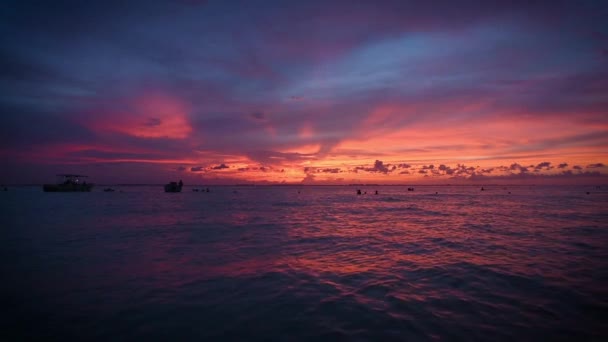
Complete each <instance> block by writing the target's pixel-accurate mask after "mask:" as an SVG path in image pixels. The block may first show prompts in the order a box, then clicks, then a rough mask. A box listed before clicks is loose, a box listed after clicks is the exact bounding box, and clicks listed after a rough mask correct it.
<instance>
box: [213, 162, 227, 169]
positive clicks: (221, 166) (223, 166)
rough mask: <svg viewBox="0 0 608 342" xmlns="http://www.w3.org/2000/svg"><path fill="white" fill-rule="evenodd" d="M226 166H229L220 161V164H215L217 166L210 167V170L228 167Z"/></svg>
mask: <svg viewBox="0 0 608 342" xmlns="http://www.w3.org/2000/svg"><path fill="white" fill-rule="evenodd" d="M228 168H229V167H228V166H226V164H224V163H222V164H220V165H217V166H214V167H212V168H211V169H212V170H222V169H228Z"/></svg>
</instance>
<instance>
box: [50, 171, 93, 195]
mask: <svg viewBox="0 0 608 342" xmlns="http://www.w3.org/2000/svg"><path fill="white" fill-rule="evenodd" d="M83 178H87V176H85V175H73V174H59V175H57V183H56V184H44V185H43V186H42V190H43V191H44V192H90V191H91V189H92V188H93V184H91V183H87V182H86V181H85V180H84V179H83Z"/></svg>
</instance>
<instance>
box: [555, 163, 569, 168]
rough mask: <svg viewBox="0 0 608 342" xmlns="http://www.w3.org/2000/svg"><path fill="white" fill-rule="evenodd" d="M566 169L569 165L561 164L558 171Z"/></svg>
mask: <svg viewBox="0 0 608 342" xmlns="http://www.w3.org/2000/svg"><path fill="white" fill-rule="evenodd" d="M566 167H568V163H561V164H559V165H558V166H557V168H558V169H565V168H566Z"/></svg>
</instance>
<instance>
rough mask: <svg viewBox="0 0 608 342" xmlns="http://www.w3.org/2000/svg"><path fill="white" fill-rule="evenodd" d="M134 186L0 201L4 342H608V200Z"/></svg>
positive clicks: (521, 192)
mask: <svg viewBox="0 0 608 342" xmlns="http://www.w3.org/2000/svg"><path fill="white" fill-rule="evenodd" d="M117 188H118V190H122V191H124V192H115V193H104V192H101V191H99V190H100V189H97V190H98V191H94V192H92V193H42V192H41V191H40V189H39V188H12V189H10V190H11V191H9V192H5V193H0V208H1V209H0V210H1V211H0V214H1V215H0V217H1V218H0V220H1V221H0V222H1V223H2V228H1V230H0V241H2V246H1V247H2V248H0V257H1V259H0V260H2V263H1V272H2V279H3V280H2V282H1V288H0V289H1V291H2V298H3V303H4V311H5V313H6V315H5V316H8V317H7V318H5V319H4V321H3V323H2V324H3V325H4V327H2V333H0V334H3V335H6V336H5V337H6V338H4V339H15V340H25V339H40V340H66V339H68V340H69V339H74V340H76V339H77V340H112V341H126V340H129V341H133V340H230V339H232V340H235V339H236V340H248V341H255V340H266V341H267V340H290V341H297V340H328V341H334V340H348V341H350V340H352V341H364V340H374V341H391V340H395V341H403V340H408V341H436V340H440V341H475V340H492V341H513V340H520V341H521V340H529V341H532V340H534V341H536V340H577V341H583V340H595V341H600V340H608V333H607V331H606V328H605V326H606V320H605V319H604V317H608V290H607V289H608V248H607V247H608V193H607V192H605V190H602V189H597V188H595V187H508V188H504V187H499V186H495V187H486V191H483V192H481V191H480V189H479V187H456V186H452V187H417V188H416V191H414V192H408V191H407V187H376V188H374V187H364V188H362V190H364V191H367V195H361V196H357V195H356V194H355V190H356V188H354V187H214V188H213V187H212V188H211V192H210V193H203V192H192V191H191V188H189V187H185V188H184V192H183V193H176V194H166V193H163V192H162V187H117ZM374 190H379V191H380V194H379V195H374V194H373V192H374ZM588 191H589V192H590V194H587V193H586V192H588ZM509 192H510V193H509ZM0 337H2V335H0Z"/></svg>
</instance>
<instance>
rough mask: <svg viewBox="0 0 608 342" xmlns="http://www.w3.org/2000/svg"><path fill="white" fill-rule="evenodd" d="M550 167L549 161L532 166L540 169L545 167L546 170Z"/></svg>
mask: <svg viewBox="0 0 608 342" xmlns="http://www.w3.org/2000/svg"><path fill="white" fill-rule="evenodd" d="M551 168H552V167H551V163H550V162H542V163H539V164H538V165H536V166H535V167H534V169H535V170H542V169H547V170H548V169H551Z"/></svg>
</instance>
